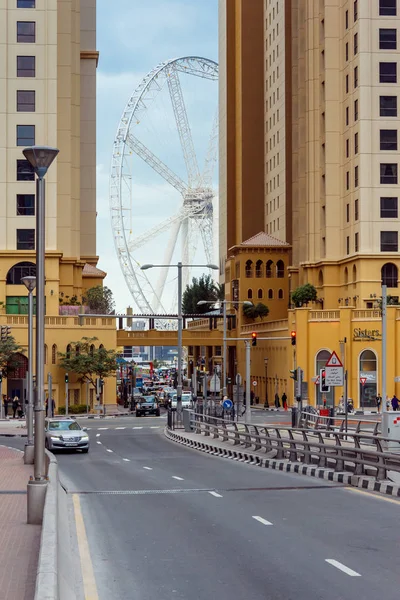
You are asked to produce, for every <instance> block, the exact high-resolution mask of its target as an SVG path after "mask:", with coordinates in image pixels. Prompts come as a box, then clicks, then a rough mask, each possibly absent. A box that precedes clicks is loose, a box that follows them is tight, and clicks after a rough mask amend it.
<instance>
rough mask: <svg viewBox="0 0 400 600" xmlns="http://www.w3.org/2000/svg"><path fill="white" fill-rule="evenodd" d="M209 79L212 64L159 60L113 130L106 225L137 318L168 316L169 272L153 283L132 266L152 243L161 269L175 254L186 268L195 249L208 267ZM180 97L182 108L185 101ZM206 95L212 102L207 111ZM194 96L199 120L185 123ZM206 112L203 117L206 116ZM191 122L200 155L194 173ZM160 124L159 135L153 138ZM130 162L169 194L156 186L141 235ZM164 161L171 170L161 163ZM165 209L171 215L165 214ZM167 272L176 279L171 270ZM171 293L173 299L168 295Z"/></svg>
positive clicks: (213, 76) (212, 129)
mask: <svg viewBox="0 0 400 600" xmlns="http://www.w3.org/2000/svg"><path fill="white" fill-rule="evenodd" d="M217 81H218V65H217V63H215V62H214V61H212V60H209V59H205V58H200V57H196V56H190V57H183V58H177V59H172V60H168V61H166V62H163V63H161V64H159V65H158V66H157V67H155V68H154V69H153V70H152V71H150V72H149V73H148V74H147V75H146V77H144V79H143V80H142V81H141V83H140V85H139V86H138V87H137V88H136V90H135V91H134V93H133V94H132V96H131V98H130V99H129V101H128V103H127V105H126V107H125V110H124V112H123V114H122V117H121V120H120V123H119V126H118V130H117V134H116V137H115V140H114V146H113V155H112V164H111V177H110V211H111V226H112V229H113V234H114V241H115V248H116V252H117V256H118V260H119V263H120V266H121V269H122V273H123V275H124V278H125V280H126V283H127V285H128V288H129V290H130V292H131V294H132V297H133V301H134V303H135V305H136V307H137V309H138V311H139V313H141V314H157V313H158V314H159V313H164V314H168V313H169V312H170V311H171V309H170V304H169V302H170V298H171V285H175V283H173V284H171V283H170V282H169V281H168V273H169V269H159V270H157V271H158V272H157V271H156V270H155V269H154V275H155V279H152V278H151V276H152V275H153V273H151V272H149V271H146V272H144V271H142V270H141V269H140V266H141V264H143V263H144V262H149V260H147V258H144V257H147V255H146V252H147V250H146V249H149V251H150V250H151V248H152V249H153V250H154V246H156V247H157V248H158V249H159V250H160V254H159V255H158V260H157V262H162V264H163V265H171V264H176V263H175V262H174V260H175V256H174V255H175V254H176V260H181V261H182V263H183V264H186V265H190V264H193V262H194V261H195V259H196V255H197V253H198V252H199V251H200V252H202V253H203V256H204V258H205V260H206V262H207V264H212V263H215V262H216V260H215V256H214V247H215V244H214V237H215V223H214V218H213V215H214V213H215V211H214V202H215V200H216V193H215V190H214V188H213V178H214V171H215V165H216V161H217V146H218V119H217V109H216V104H217V100H216V98H217ZM185 82H186V83H185ZM188 82H189V83H188ZM204 85H206V86H211V91H210V89H209V88H207V89H206V92H207V94H206V96H205V95H204V94H205V90H204V89H203V88H202V86H204ZM185 86H186V87H185ZM199 86H200V87H199ZM187 95H188V96H189V106H188V103H187V102H185V98H186V96H187ZM211 96H213V99H214V100H215V102H214V106H213V107H212V108H211V109H210V105H211V104H212V103H211V102H210V101H209V98H210V97H211ZM199 98H200V99H201V98H204V99H205V102H206V104H205V105H202V112H201V115H200V116H198V115H196V118H195V119H190V118H189V117H190V116H193V113H194V114H195V110H194V109H193V105H194V104H195V102H196V100H198V99H199ZM189 107H190V109H191V110H192V114H190V113H189V110H188V108H189ZM210 110H211V115H209V114H206V113H207V112H210ZM214 114H215V117H214V119H212V116H213V115H214ZM210 117H211V118H210ZM192 121H194V129H196V131H197V134H198V135H197V139H200V144H199V145H200V146H201V150H202V154H203V155H204V159H203V166H202V168H201V169H200V167H199V162H198V158H197V156H198V154H199V153H198V152H197V147H196V143H195V142H196V141H197V140H196V138H195V136H194V135H193V131H192V130H193V127H191V122H192ZM207 122H208V123H209V132H208V133H207V134H205V132H204V129H205V127H204V123H206V124H207ZM161 127H162V128H163V131H164V133H163V136H161V135H160V134H159V130H160V128H161ZM166 132H167V135H166ZM174 140H175V142H176V143H175V146H174ZM163 142H164V144H163ZM178 154H179V160H180V161H181V163H182V164H181V167H179V165H180V163H179V160H178V158H177V155H178ZM160 155H162V158H160ZM136 157H139V158H140V159H142V160H143V161H144V162H145V163H146V164H147V168H150V169H151V173H150V172H149V171H148V173H149V177H150V178H153V176H154V173H156V174H157V176H156V177H157V178H162V179H160V182H162V183H163V184H164V183H165V182H166V183H167V184H168V190H169V192H171V191H173V192H174V193H173V194H172V195H171V194H170V193H167V194H166V193H165V189H166V188H165V186H164V187H163V190H164V197H160V198H159V206H156V207H155V208H154V207H153V209H152V208H151V206H150V207H149V209H148V213H149V214H148V217H149V218H150V217H151V218H152V219H153V224H152V226H150V228H148V229H147V231H143V228H141V226H140V224H139V221H140V219H139V217H138V216H137V215H138V214H139V213H140V214H141V215H142V216H141V219H142V220H143V219H144V222H146V221H145V217H146V214H145V213H146V205H147V202H146V197H144V198H143V197H142V198H141V199H138V197H137V196H138V194H137V192H136V189H135V174H136V173H137V162H136V163H135V161H136ZM139 162H140V161H139ZM171 162H173V164H174V168H171V167H170V166H168V163H169V164H171ZM177 166H178V167H179V169H180V170H178V171H176V168H175V167H177ZM162 180H164V181H162ZM153 181H154V179H153ZM169 186H170V187H169ZM176 192H179V194H177V193H176ZM165 196H167V197H165ZM174 197H176V199H175V202H174ZM169 200H170V201H169ZM138 202H139V203H140V206H139V204H138ZM161 209H163V210H164V216H163V217H162V218H160V219H158V220H157V222H156V223H154V220H155V219H157V217H155V214H159V212H162V210H161ZM165 211H167V212H168V211H169V212H170V213H171V214H168V215H167V216H166V215H165ZM199 246H200V248H199ZM217 264H218V263H217ZM170 275H171V276H173V277H174V278H176V273H172V272H171V274H170ZM190 276H191V271H190V269H184V270H183V284H184V286H185V285H186V284H187V283H188V282H189V277H190ZM172 296H173V297H176V294H172ZM167 307H168V308H167ZM173 307H174V305H173Z"/></svg>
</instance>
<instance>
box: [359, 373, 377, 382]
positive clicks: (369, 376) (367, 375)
mask: <svg viewBox="0 0 400 600" xmlns="http://www.w3.org/2000/svg"><path fill="white" fill-rule="evenodd" d="M361 379H365V383H376V371H360V381H361Z"/></svg>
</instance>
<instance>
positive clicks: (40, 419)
mask: <svg viewBox="0 0 400 600" xmlns="http://www.w3.org/2000/svg"><path fill="white" fill-rule="evenodd" d="M58 152H59V151H58V149H57V148H50V147H48V146H32V147H31V148H25V150H23V154H24V156H25V158H26V159H27V160H28V161H29V162H30V164H31V165H32V167H33V169H34V171H35V173H36V176H37V179H36V240H35V241H36V390H37V392H36V398H35V440H34V479H33V480H32V481H30V482H29V483H28V523H32V524H34V523H41V522H42V519H43V508H44V500H45V495H46V488H47V480H46V474H45V453H44V439H45V438H44V423H45V414H44V411H45V408H44V406H45V404H44V310H45V306H44V305H45V272H44V271H45V252H46V240H45V232H46V228H45V225H46V221H45V180H44V178H45V176H46V173H47V171H48V168H49V167H50V165H51V163H52V162H53V160H54V159H55V158H56V156H57V154H58Z"/></svg>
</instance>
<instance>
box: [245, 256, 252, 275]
mask: <svg viewBox="0 0 400 600" xmlns="http://www.w3.org/2000/svg"><path fill="white" fill-rule="evenodd" d="M246 277H253V261H252V260H247V261H246Z"/></svg>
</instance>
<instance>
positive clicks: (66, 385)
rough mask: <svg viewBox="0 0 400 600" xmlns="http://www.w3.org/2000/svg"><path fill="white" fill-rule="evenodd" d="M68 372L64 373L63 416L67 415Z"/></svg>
mask: <svg viewBox="0 0 400 600" xmlns="http://www.w3.org/2000/svg"><path fill="white" fill-rule="evenodd" d="M68 400H69V398H68V373H65V416H66V417H68Z"/></svg>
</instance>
